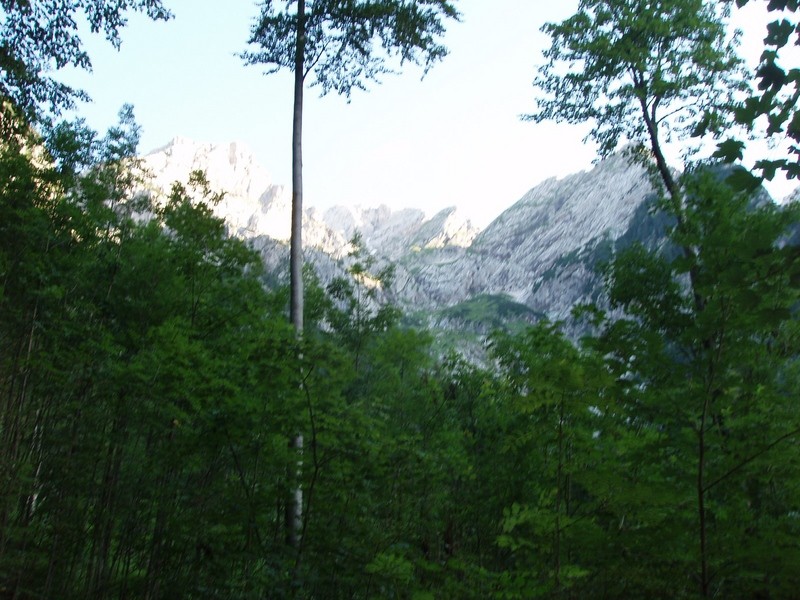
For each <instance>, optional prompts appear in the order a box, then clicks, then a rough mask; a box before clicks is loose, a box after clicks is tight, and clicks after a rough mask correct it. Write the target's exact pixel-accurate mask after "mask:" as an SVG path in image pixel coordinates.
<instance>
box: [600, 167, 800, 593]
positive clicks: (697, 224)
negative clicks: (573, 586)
mask: <svg viewBox="0 0 800 600" xmlns="http://www.w3.org/2000/svg"><path fill="white" fill-rule="evenodd" d="M724 179H725V175H724V173H720V172H719V170H716V171H714V170H709V169H708V168H697V169H694V170H692V171H691V172H690V173H689V174H687V175H685V176H684V181H683V182H682V188H683V190H684V197H685V207H684V210H685V216H686V222H685V227H684V228H682V229H681V230H679V229H678V228H674V229H672V230H671V232H670V233H669V237H670V241H671V242H672V244H673V245H674V246H679V247H681V246H686V245H689V246H691V247H693V248H696V249H697V252H696V253H695V255H694V256H693V257H692V258H687V257H686V256H682V255H676V254H675V253H674V252H672V253H670V252H668V251H667V252H660V253H659V252H656V251H648V250H646V249H644V248H643V247H641V246H633V247H631V248H629V249H627V250H625V251H623V252H620V253H619V254H618V255H617V256H615V257H614V259H613V261H612V262H611V264H610V266H609V270H608V272H607V284H608V287H607V290H608V295H609V296H608V297H609V301H610V305H611V308H612V309H615V310H617V311H622V313H623V314H624V317H623V318H620V319H609V320H608V321H607V322H606V324H605V326H604V329H603V332H602V335H601V337H600V340H599V344H600V346H599V350H600V351H601V352H602V353H603V354H605V355H606V356H608V357H609V359H610V360H609V365H610V366H611V368H612V369H613V372H614V373H615V375H616V376H617V378H618V380H619V381H620V382H621V384H622V393H621V394H620V395H619V400H618V404H617V406H616V410H617V412H618V414H619V415H620V419H621V420H620V424H621V426H622V427H623V428H624V429H629V430H630V431H632V432H635V435H636V436H637V437H639V439H640V442H639V447H640V450H639V452H640V453H641V454H640V461H641V464H646V465H648V466H647V467H646V469H645V472H644V476H645V478H644V479H643V480H640V481H639V482H638V483H639V486H640V489H647V488H652V489H660V488H664V489H666V490H668V491H667V492H666V493H667V494H669V496H667V497H668V498H669V497H671V500H670V504H668V505H665V506H664V507H663V508H664V509H666V510H668V511H669V512H668V513H666V514H669V517H670V519H669V521H664V520H663V514H665V513H663V512H662V515H661V516H659V515H658V514H654V515H651V516H646V517H645V518H644V519H642V520H643V522H644V523H643V524H640V530H641V529H647V528H650V529H654V530H655V531H657V532H658V531H660V532H661V533H660V535H661V536H662V544H663V547H664V548H669V547H670V546H672V547H674V548H675V554H674V555H673V556H669V555H666V556H665V555H662V556H661V560H660V561H659V562H661V563H662V564H665V563H664V559H666V558H669V561H671V563H672V565H673V567H672V568H673V569H674V570H673V572H672V575H671V578H672V579H673V580H674V581H676V582H677V581H683V582H685V583H683V584H682V589H683V590H684V591H682V592H680V591H678V589H677V588H676V590H675V595H676V596H680V595H681V594H690V593H691V592H690V590H691V587H689V586H690V584H689V582H690V581H696V582H697V584H696V585H697V586H698V587H699V590H698V591H699V592H700V595H701V596H702V597H712V596H715V595H720V596H729V595H740V596H748V597H757V596H764V595H768V596H772V595H773V594H774V595H775V596H776V597H788V596H790V595H791V593H792V592H791V591H790V590H791V589H792V586H796V585H797V578H796V576H795V574H793V572H792V571H793V569H792V568H791V567H789V566H788V563H787V562H786V561H787V560H789V561H794V560H795V559H796V557H797V551H798V549H797V546H796V544H794V543H793V542H790V541H789V540H788V538H784V535H789V536H792V535H795V533H793V532H795V531H796V530H797V524H796V523H795V522H794V520H793V518H792V517H791V515H792V511H793V510H794V509H793V508H792V506H794V503H795V500H794V499H792V498H793V497H794V494H795V493H796V492H795V490H796V489H797V486H798V484H799V483H800V481H799V479H798V478H799V477H800V464H798V460H797V439H798V437H799V436H800V423H798V420H797V415H796V411H795V409H794V401H793V399H792V395H793V393H792V392H790V391H789V390H790V389H792V387H793V386H796V385H797V380H796V377H797V372H796V366H795V365H796V356H797V352H798V346H797V342H798V338H797V318H796V310H797V305H798V304H797V303H798V299H799V298H800V288H798V285H797V282H798V281H800V279H798V264H799V263H798V262H797V257H798V248H797V246H796V245H795V244H791V243H787V239H789V238H788V236H789V235H790V233H791V231H792V230H793V228H796V223H797V220H798V207H797V205H791V206H787V207H784V208H778V207H776V206H775V205H774V204H772V203H771V202H769V201H765V200H764V198H758V197H756V198H753V197H750V196H748V195H746V194H744V193H741V192H738V193H737V192H735V191H734V190H732V189H731V187H730V186H729V185H727V184H726V183H725V181H724ZM733 240H735V242H732V241H733ZM674 246H673V247H674ZM670 254H672V256H671V257H670ZM691 272H694V273H695V277H694V278H693V284H692V285H691V286H689V285H687V277H686V275H687V274H688V273H691ZM697 295H699V296H700V297H702V298H704V300H705V301H704V302H703V303H702V304H701V305H698V304H697V303H696V302H695V296H697ZM662 510H663V509H662ZM744 523H749V524H751V525H750V526H745V525H743V524H744ZM657 535H658V534H657ZM689 544H691V545H694V546H695V548H696V549H697V552H696V553H687V552H686V551H685V550H681V548H684V549H685V548H686V547H687V546H688V545H689ZM778 548H780V550H778ZM651 560H652V559H651ZM682 571H684V572H682ZM692 571H694V573H692Z"/></svg>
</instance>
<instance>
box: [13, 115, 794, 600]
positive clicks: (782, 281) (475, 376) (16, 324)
mask: <svg viewBox="0 0 800 600" xmlns="http://www.w3.org/2000/svg"><path fill="white" fill-rule="evenodd" d="M24 130H25V128H24V127H19V128H18V131H24ZM137 139H138V128H137V126H136V124H135V122H134V119H133V113H132V110H131V109H130V108H125V109H123V111H122V112H121V114H120V123H119V124H118V125H117V126H115V127H113V128H112V129H111V130H110V131H109V132H108V134H107V135H106V136H104V137H98V136H97V135H96V134H95V133H94V132H92V131H89V130H87V129H86V128H85V127H83V126H82V125H81V123H80V122H78V123H73V124H61V125H59V126H57V127H55V128H52V129H49V130H47V131H46V134H44V135H42V134H35V135H34V134H30V135H26V136H23V135H18V136H15V137H11V138H8V139H4V140H3V141H2V142H0V598H9V599H10V598H14V599H20V600H23V599H34V598H59V599H67V600H69V599H72V598H74V599H84V598H108V599H112V598H113V599H122V598H149V599H157V598H165V599H166V598H208V599H211V598H219V599H223V598H225V599H228V598H309V599H310V598H326V599H327V598H333V599H335V598H398V599H399V598H403V599H417V600H421V599H429V598H447V599H449V598H464V599H470V598H474V599H476V600H477V599H481V600H482V599H485V598H497V599H514V598H520V599H522V598H695V597H720V598H793V597H796V595H797V589H798V588H800V568H798V567H799V566H800V542H799V541H798V540H800V411H798V410H797V408H798V407H797V390H798V389H800V363H798V356H799V355H800V327H798V307H800V246H798V244H797V224H798V221H799V220H800V206H798V205H787V206H784V207H776V206H775V205H773V204H772V203H771V202H770V201H769V200H767V199H765V198H763V197H762V196H759V195H749V194H747V193H744V192H742V191H737V190H736V189H734V188H732V187H730V184H729V180H728V179H726V178H725V177H724V175H725V173H726V171H725V170H720V169H719V168H710V167H708V166H707V165H696V166H694V167H692V168H691V169H689V170H688V171H687V172H686V173H684V175H683V176H682V177H681V178H680V179H678V180H677V181H676V182H675V190H676V195H677V196H679V198H678V200H679V201H675V197H667V198H665V199H664V200H663V201H661V202H658V203H656V207H657V209H658V211H659V212H658V213H657V214H656V215H653V218H654V219H655V220H654V221H653V222H652V223H650V226H649V227H650V229H648V228H647V227H645V225H644V224H643V223H639V224H638V225H637V226H641V227H644V229H645V230H646V232H647V236H645V237H646V239H647V241H648V245H647V246H644V245H637V244H632V243H629V242H627V241H626V242H625V243H624V244H613V243H611V242H610V241H609V242H608V243H607V244H606V245H607V247H606V246H604V249H603V255H604V257H605V258H607V261H606V263H605V266H604V267H603V271H602V277H603V279H604V288H603V291H602V293H600V294H599V295H600V298H599V299H598V302H597V304H596V305H592V306H586V307H583V309H582V310H581V311H579V313H576V317H575V322H574V323H570V324H569V325H570V327H569V328H567V329H568V330H569V331H575V330H576V328H577V327H578V324H583V327H584V330H585V331H586V332H587V335H586V337H585V338H584V339H583V340H582V342H581V343H579V344H578V343H575V342H574V341H573V340H570V339H569V338H568V337H566V336H565V334H564V333H563V332H562V330H561V324H554V323H549V322H547V321H540V322H539V323H537V324H535V325H530V324H529V323H520V324H519V326H518V327H514V328H508V331H506V332H498V333H495V334H493V335H492V336H490V337H489V339H488V344H487V347H488V360H487V362H486V363H484V364H483V365H482V366H481V365H477V364H474V363H471V362H469V361H467V360H466V359H464V358H462V357H460V356H458V355H456V354H454V353H451V354H447V353H444V354H443V353H441V352H438V351H436V350H434V348H435V346H434V345H433V342H432V335H431V334H430V332H427V331H425V330H424V329H423V328H417V329H413V328H407V327H403V326H402V325H401V323H402V322H403V320H402V318H401V317H402V315H401V314H400V313H399V311H398V310H397V309H395V308H394V307H392V306H389V305H386V304H384V303H383V302H382V298H383V297H384V294H383V293H382V290H383V289H384V288H385V287H386V286H389V285H391V279H392V271H391V269H383V270H376V267H377V265H376V261H375V260H374V258H373V257H372V256H371V255H370V253H369V252H368V251H367V249H366V247H365V246H364V245H363V243H362V241H361V239H360V238H359V237H358V236H356V237H355V238H354V239H353V240H352V244H351V252H350V255H349V256H348V257H347V258H346V264H345V267H346V274H345V275H344V276H342V277H339V278H336V279H334V280H333V281H331V282H328V283H327V285H323V284H322V283H321V282H320V280H319V279H318V277H317V276H316V274H315V273H314V272H313V270H311V269H306V270H305V273H304V275H305V287H306V289H307V302H306V304H305V315H304V321H305V323H306V327H305V334H304V335H303V336H301V337H298V336H297V335H296V333H295V331H294V329H293V327H292V325H291V323H290V320H289V318H288V316H287V315H288V311H287V305H288V297H289V294H288V291H287V290H286V289H283V288H274V287H272V288H271V287H269V286H268V285H267V281H268V280H267V278H266V277H265V276H264V273H263V270H262V269H263V267H262V264H261V261H260V259H259V256H258V255H257V253H255V252H254V251H253V250H252V249H251V248H249V247H248V246H247V244H245V243H244V242H242V241H241V240H238V239H234V238H231V237H229V236H228V235H227V233H226V228H225V225H224V223H223V222H222V221H220V220H219V219H217V218H215V217H214V216H213V213H212V210H211V206H212V205H213V204H214V202H216V201H218V199H219V198H218V196H217V195H215V194H213V193H211V192H210V191H209V186H208V184H207V182H206V181H205V179H204V176H203V174H202V173H195V174H193V175H192V177H191V178H190V180H189V181H185V182H176V183H175V185H174V186H173V188H172V191H171V193H170V195H169V197H168V198H166V199H162V200H159V201H156V200H154V199H152V198H149V197H145V196H141V195H139V194H137V193H136V192H135V190H136V189H138V181H139V178H140V177H142V176H143V174H142V173H140V172H139V167H138V164H137V161H136V159H135V158H134V157H135V155H136V145H137ZM637 218H641V219H644V218H645V216H644V215H639V216H638V217H637ZM653 223H655V224H653ZM662 230H663V231H664V233H663V234H662ZM662 236H663V237H662ZM657 238H658V239H657ZM649 242H653V243H652V244H650V243H649ZM687 249H688V250H689V251H686V250H687ZM521 312H522V311H520V307H519V306H518V305H515V304H513V303H511V302H510V301H509V300H508V299H507V298H503V297H496V296H484V297H480V298H477V299H475V301H473V302H472V303H468V304H464V305H462V306H459V307H455V308H454V309H453V310H452V311H451V312H450V314H449V316H450V317H452V318H462V319H467V320H469V319H475V320H480V321H482V322H486V321H487V320H491V319H498V322H500V321H502V322H503V323H506V322H507V319H506V318H507V317H508V316H509V315H514V314H517V315H519V314H520V313H521ZM522 316H524V317H525V320H529V317H530V315H529V314H527V313H525V314H522ZM501 317H502V318H501ZM296 431H304V432H305V447H304V451H303V453H302V456H301V459H302V460H300V461H299V462H298V458H299V453H297V452H296V451H294V450H293V449H292V448H291V447H290V443H289V442H290V438H291V437H292V435H293V432H296ZM298 484H299V485H300V487H301V488H302V489H303V491H304V494H303V498H302V500H303V507H302V508H303V510H302V518H301V520H300V526H301V529H300V531H299V535H298V538H297V540H296V541H295V543H292V544H287V543H286V532H287V518H288V517H287V511H286V508H287V505H289V503H290V502H291V500H290V499H291V497H292V494H291V492H292V490H293V489H294V488H295V487H296V486H297V485H298Z"/></svg>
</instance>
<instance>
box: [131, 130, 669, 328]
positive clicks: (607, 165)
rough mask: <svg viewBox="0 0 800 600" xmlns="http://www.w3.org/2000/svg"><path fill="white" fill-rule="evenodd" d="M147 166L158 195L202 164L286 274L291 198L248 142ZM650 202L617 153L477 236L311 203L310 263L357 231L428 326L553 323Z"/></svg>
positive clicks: (337, 249) (645, 185) (633, 229)
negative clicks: (481, 315)
mask: <svg viewBox="0 0 800 600" xmlns="http://www.w3.org/2000/svg"><path fill="white" fill-rule="evenodd" d="M144 161H145V163H146V165H147V166H148V167H149V168H150V170H151V171H153V173H154V174H155V178H154V180H153V188H154V190H156V191H158V190H161V191H163V190H167V189H168V188H169V186H170V185H171V182H172V181H175V180H184V181H185V180H186V179H187V178H188V174H189V172H190V171H191V170H193V169H203V170H205V172H206V174H207V177H208V179H209V181H210V182H211V184H212V187H213V188H215V189H217V190H220V191H225V192H226V196H225V198H224V200H223V201H222V202H221V203H220V204H219V205H218V206H217V207H216V209H215V210H216V213H217V214H218V215H219V216H221V217H223V218H225V219H226V220H227V221H228V223H229V225H230V228H231V232H232V233H234V234H235V235H238V236H241V237H243V238H247V239H251V240H253V243H256V244H258V245H259V247H260V248H261V249H262V254H263V255H264V257H265V261H266V263H267V265H268V267H270V268H272V269H274V270H276V271H277V272H281V273H282V272H285V270H286V262H287V261H286V255H287V252H286V242H287V241H288V239H289V226H290V208H291V196H290V193H289V191H288V190H287V189H286V188H285V187H283V186H279V185H275V184H274V183H272V182H271V180H270V178H269V175H268V174H267V173H266V171H265V170H264V169H263V168H261V167H260V166H259V165H257V164H256V162H255V160H254V159H253V157H252V155H251V154H250V153H249V152H247V150H246V149H245V148H243V147H242V146H240V145H238V144H235V143H234V144H225V145H212V144H201V143H195V142H191V141H189V140H186V139H182V138H176V139H175V140H173V141H172V142H171V143H170V144H169V145H167V146H165V147H164V148H161V149H159V150H157V151H155V152H153V153H151V154H149V155H147V156H146V157H144ZM159 193H160V192H159ZM651 197H652V187H651V185H650V182H649V179H648V177H647V175H646V173H645V170H644V169H643V168H642V167H640V166H636V165H632V164H631V163H630V162H629V160H628V159H627V158H626V157H625V156H623V155H615V156H613V157H611V158H609V159H607V160H605V161H602V162H600V163H598V164H597V165H596V166H595V167H594V168H593V169H591V170H589V171H586V172H581V173H577V174H574V175H571V176H568V177H565V178H563V179H558V180H557V179H550V180H547V181H545V182H543V183H541V184H540V185H538V186H536V187H534V188H533V189H531V190H530V191H529V192H528V193H527V194H525V196H523V197H522V198H521V199H520V200H519V201H518V202H517V203H516V204H514V205H513V206H512V207H511V208H509V209H508V210H506V211H505V212H504V213H502V214H501V215H500V216H499V217H498V218H497V219H495V220H494V221H493V222H492V223H491V224H490V225H489V226H488V227H487V228H486V229H485V230H484V231H480V232H479V231H478V230H477V229H476V228H475V227H473V226H472V225H471V224H470V223H469V221H467V220H465V219H463V218H461V217H460V216H459V214H458V211H457V210H456V209H455V208H450V209H447V210H444V211H441V212H440V213H438V214H436V215H434V216H433V217H431V218H426V216H425V214H424V212H422V211H421V210H417V209H411V208H409V209H404V210H400V211H392V210H390V209H389V208H388V207H386V206H380V207H377V208H363V207H344V206H337V207H334V208H329V209H327V210H325V211H321V210H318V209H314V208H310V209H308V210H306V212H305V219H304V233H303V235H304V242H305V244H306V254H307V258H308V260H310V261H311V262H313V263H314V264H315V266H316V268H317V270H318V272H319V273H320V275H321V277H322V279H323V281H326V280H328V279H329V278H330V277H332V276H333V275H334V274H336V273H337V272H340V271H341V268H342V267H341V259H342V258H343V257H344V256H345V255H346V253H347V251H348V249H349V247H350V246H349V244H348V240H350V239H351V238H352V236H353V234H354V233H355V232H360V234H361V235H362V238H363V240H364V242H365V243H366V245H367V247H368V248H369V249H370V252H371V253H372V254H373V255H374V256H376V257H378V258H379V260H380V261H384V262H392V263H394V264H395V265H396V266H397V275H396V280H395V284H394V286H393V288H392V300H394V301H395V302H396V303H397V304H399V305H400V306H401V307H403V308H404V309H405V310H406V311H407V312H411V313H417V314H425V315H427V317H426V318H427V319H428V322H429V323H430V322H431V319H432V320H433V322H434V324H436V323H439V324H444V325H447V324H448V323H449V322H450V321H452V320H453V319H456V320H457V319H459V318H461V319H463V318H466V317H464V315H474V314H475V312H476V310H477V308H476V307H484V308H485V307H492V306H494V307H499V306H502V307H503V308H502V310H503V311H504V312H505V313H507V314H514V315H516V316H517V317H525V316H526V315H527V316H528V317H529V318H534V317H535V316H537V315H547V316H548V317H550V318H551V319H560V318H564V317H566V316H567V315H568V313H569V311H570V309H571V307H572V306H573V305H574V304H575V303H576V302H579V301H582V300H586V299H589V298H591V296H592V294H593V293H595V291H596V289H597V276H596V275H595V274H594V272H593V268H594V265H595V263H596V262H597V261H598V260H601V259H602V258H603V257H604V256H607V255H608V253H609V252H610V249H611V248H612V247H613V245H614V244H615V243H616V241H617V240H620V239H623V238H625V237H626V236H627V237H631V236H634V237H641V236H643V235H649V233H648V231H649V230H648V228H650V229H652V228H653V227H654V225H653V223H652V222H651V219H649V216H648V214H647V205H648V201H649V199H650V198H651ZM650 234H652V232H650ZM476 299H483V300H480V301H476ZM459 307H462V309H460V308H459ZM487 310H489V309H487ZM498 310H499V309H498ZM478 312H480V311H478Z"/></svg>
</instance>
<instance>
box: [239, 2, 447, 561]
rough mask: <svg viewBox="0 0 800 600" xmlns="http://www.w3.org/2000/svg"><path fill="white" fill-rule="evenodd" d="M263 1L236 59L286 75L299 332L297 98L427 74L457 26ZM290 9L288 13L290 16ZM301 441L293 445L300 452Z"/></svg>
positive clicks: (417, 15) (426, 17)
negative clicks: (394, 71)
mask: <svg viewBox="0 0 800 600" xmlns="http://www.w3.org/2000/svg"><path fill="white" fill-rule="evenodd" d="M276 4H278V3H277V2H273V0H266V1H265V2H264V3H263V4H262V5H261V12H260V14H259V16H258V18H257V19H256V21H255V23H254V24H253V28H252V30H251V34H250V39H249V40H248V43H249V44H250V45H251V46H252V47H253V48H254V49H253V50H250V51H246V52H244V53H243V54H242V57H243V59H244V61H245V62H246V63H247V64H263V65H268V67H269V71H268V72H270V73H272V72H276V71H278V70H280V69H283V68H285V69H289V70H291V71H292V72H293V73H294V109H293V127H292V226H291V247H290V259H289V263H290V264H289V270H290V288H291V291H290V307H289V312H290V317H291V321H292V324H293V325H294V328H295V331H296V332H297V334H298V336H299V335H301V334H302V332H303V242H302V227H303V151H302V143H303V142H302V138H303V92H304V89H305V82H306V79H307V78H308V77H309V76H313V82H314V83H315V84H316V85H319V86H320V87H321V88H322V93H323V94H326V93H328V92H330V91H335V92H337V93H339V94H343V95H345V96H347V97H349V96H350V94H351V93H352V91H353V89H356V88H357V89H366V82H368V81H378V80H379V78H380V76H381V75H383V74H385V73H388V72H390V68H389V66H388V63H389V60H391V59H399V62H400V64H401V65H402V64H403V63H405V62H412V63H415V64H418V65H422V66H423V67H424V69H425V70H426V71H427V69H428V68H430V67H431V66H432V65H433V64H434V63H435V62H437V61H439V60H441V59H442V58H443V57H444V56H445V54H446V53H447V50H446V49H445V47H444V46H443V45H442V44H441V43H440V42H439V38H440V37H441V36H442V35H443V34H444V32H445V26H444V21H445V19H448V18H449V19H458V17H459V13H458V12H457V11H456V8H455V6H454V4H455V2H454V1H450V0H414V1H413V2H408V1H406V0H347V1H345V0H289V1H288V2H286V8H284V9H276V7H275V5H276ZM292 7H294V10H292ZM302 444H303V438H302V435H298V436H296V437H295V438H294V441H293V445H294V446H295V448H296V449H297V450H298V452H299V451H300V450H301V448H302ZM293 504H294V505H293V506H290V507H289V509H288V510H287V520H288V522H287V528H288V532H289V533H288V541H289V542H290V543H291V544H293V545H296V544H297V543H298V539H297V535H298V532H299V531H300V528H301V525H300V521H301V506H302V496H301V493H300V490H299V488H298V489H297V491H296V493H295V498H294V502H293Z"/></svg>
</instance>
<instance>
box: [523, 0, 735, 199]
mask: <svg viewBox="0 0 800 600" xmlns="http://www.w3.org/2000/svg"><path fill="white" fill-rule="evenodd" d="M728 13H729V7H728V6H727V4H723V3H719V2H709V1H708V0H658V1H656V2H650V1H647V0H581V2H580V3H579V8H578V12H577V13H576V14H574V15H573V16H572V17H570V18H568V19H567V20H565V21H563V22H562V23H547V24H545V25H544V27H543V28H542V31H544V32H545V33H547V34H548V35H549V36H550V37H551V38H552V43H551V46H550V48H549V49H548V50H546V51H545V53H544V55H545V58H546V59H547V60H548V62H547V63H546V64H545V65H544V66H542V67H541V68H540V70H539V76H538V77H537V78H536V80H535V83H534V85H535V86H536V87H538V88H539V89H540V90H541V91H542V92H543V95H542V96H540V97H539V98H537V100H536V103H537V109H538V110H537V112H535V113H533V114H531V115H527V116H526V117H525V118H526V119H528V120H532V121H535V122H537V123H538V122H541V121H545V120H555V121H558V122H562V121H563V122H567V123H584V122H589V123H592V130H591V131H590V133H589V135H588V139H591V140H592V141H594V142H596V143H597V144H598V145H599V152H600V155H601V156H606V155H608V154H610V153H612V152H614V151H615V150H616V149H617V147H618V146H619V144H620V142H627V143H632V144H635V145H645V144H646V145H648V146H649V147H650V151H651V152H652V157H653V159H654V160H655V164H656V167H657V169H658V174H659V177H660V178H661V180H662V182H663V184H664V186H665V188H666V190H667V192H668V194H669V195H670V196H676V194H677V191H678V190H677V183H676V181H675V178H674V176H673V173H672V171H671V169H670V166H669V165H668V164H667V160H666V157H665V156H664V148H663V144H664V142H666V141H670V140H671V139H672V138H673V137H677V138H682V137H685V136H687V135H688V134H689V133H692V132H694V131H695V130H696V129H697V128H698V127H704V128H706V129H710V130H712V131H719V130H720V129H722V128H723V127H724V126H725V124H726V123H727V121H728V119H725V118H724V113H720V109H724V108H726V107H729V106H730V105H731V102H732V100H733V96H734V94H735V92H737V91H739V90H741V89H742V84H741V82H740V75H741V74H740V65H741V61H740V60H739V58H738V57H737V56H736V53H735V46H736V37H735V36H734V37H733V38H731V39H729V38H728V37H727V36H726V29H725V26H724V20H725V18H726V17H727V16H728ZM710 114H716V115H717V116H716V117H715V118H714V119H711V118H710V117H708V115H710ZM704 119H705V120H704Z"/></svg>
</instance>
